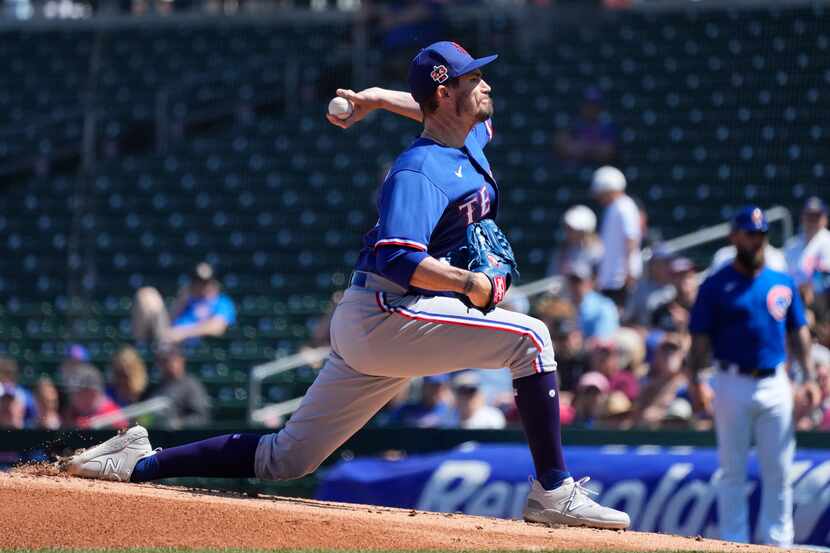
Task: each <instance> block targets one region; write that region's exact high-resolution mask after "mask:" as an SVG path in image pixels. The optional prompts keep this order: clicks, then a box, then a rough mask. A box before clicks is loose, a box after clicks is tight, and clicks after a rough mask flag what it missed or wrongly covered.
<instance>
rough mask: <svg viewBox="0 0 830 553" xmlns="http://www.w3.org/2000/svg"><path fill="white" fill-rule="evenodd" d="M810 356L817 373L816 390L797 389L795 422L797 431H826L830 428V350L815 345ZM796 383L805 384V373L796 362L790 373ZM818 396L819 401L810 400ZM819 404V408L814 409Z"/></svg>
mask: <svg viewBox="0 0 830 553" xmlns="http://www.w3.org/2000/svg"><path fill="white" fill-rule="evenodd" d="M810 354H811V355H812V358H813V367H814V368H815V372H816V384H817V387H816V388H812V389H811V388H809V387H803V386H800V387H796V391H795V395H794V396H793V400H794V401H793V406H794V408H793V420H794V421H795V426H796V429H797V430H813V429H824V428H826V427H827V426H830V412H828V408H829V407H830V349H827V348H826V347H824V346H822V345H821V344H815V343H814V344H813V345H812V348H811V351H810ZM789 373H790V375H791V377H792V379H793V381H794V382H798V383H803V381H804V371H803V370H802V369H801V367H800V365H799V364H798V362H797V361H794V362H793V364H792V366H791V367H790V371H789ZM813 393H817V394H818V397H819V399H818V401H812V400H811V399H810V396H811V394H813ZM816 404H818V406H817V407H813V406H814V405H816Z"/></svg>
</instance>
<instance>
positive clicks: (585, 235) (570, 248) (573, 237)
mask: <svg viewBox="0 0 830 553" xmlns="http://www.w3.org/2000/svg"><path fill="white" fill-rule="evenodd" d="M562 227H563V229H564V231H565V239H564V241H563V242H562V243H561V244H559V246H558V247H557V249H555V250H554V251H553V252H552V254H551V258H550V263H548V269H547V276H553V275H563V274H565V272H566V271H567V268H568V266H569V265H570V264H571V263H574V262H576V261H581V262H584V263H587V264H588V265H590V266H591V268H592V269H596V267H597V266H598V265H599V261H600V259H601V258H602V243H601V242H600V241H599V238H598V237H597V235H596V232H595V231H596V228H597V216H596V215H594V212H593V211H591V208H589V207H587V206H584V205H575V206H573V207H572V208H570V209H568V211H566V212H565V215H564V216H563V217H562Z"/></svg>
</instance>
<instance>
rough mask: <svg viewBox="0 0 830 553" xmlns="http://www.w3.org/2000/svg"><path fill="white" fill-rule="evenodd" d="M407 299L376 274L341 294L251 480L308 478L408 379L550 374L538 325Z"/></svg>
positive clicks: (544, 332)
mask: <svg viewBox="0 0 830 553" xmlns="http://www.w3.org/2000/svg"><path fill="white" fill-rule="evenodd" d="M404 292H405V290H404V289H403V288H401V287H400V286H398V285H397V284H395V283H393V282H391V281H389V280H387V279H385V278H382V277H379V276H376V275H373V274H367V278H366V283H365V285H364V286H355V285H353V286H351V287H350V288H349V289H348V290H346V292H345V294H344V296H343V299H342V300H341V301H340V303H339V304H338V306H337V308H336V309H335V312H334V315H333V316H332V320H331V346H332V352H331V354H330V355H329V358H328V359H327V360H326V363H325V364H324V366H323V368H322V370H321V371H320V374H319V375H318V376H317V379H316V380H315V381H314V383H313V384H312V385H311V387H310V388H309V389H308V392H307V393H306V395H305V397H304V398H303V401H302V403H301V404H300V407H299V408H298V409H297V411H296V412H294V414H293V415H292V417H291V419H290V420H289V421H288V423H287V424H286V426H285V428H283V429H282V430H281V431H280V432H278V433H275V434H268V435H266V436H263V437H262V439H261V440H260V442H259V445H258V447H257V451H256V458H255V465H254V468H255V472H256V476H257V477H258V478H262V479H269V480H289V479H293V478H300V477H302V476H304V475H306V474H310V473H312V472H314V471H315V470H316V469H317V467H319V466H320V464H321V463H322V462H323V461H324V460H325V459H326V458H327V457H328V456H329V455H331V454H332V453H333V452H334V451H335V450H336V449H337V448H338V447H340V446H341V445H343V443H345V442H346V440H348V439H349V438H350V437H351V436H352V435H353V434H354V433H355V432H357V431H358V430H359V429H360V428H362V427H363V426H364V425H365V424H366V423H367V422H368V421H369V419H371V418H372V416H374V415H375V413H377V412H378V411H379V410H380V409H381V408H382V407H383V406H384V405H386V404H387V403H388V402H389V401H390V400H391V399H392V398H393V397H394V396H395V395H396V394H398V393H399V392H400V391H401V389H402V388H403V387H404V386H405V385H406V384H407V383H408V381H409V379H411V378H413V377H418V376H427V375H433V374H441V373H447V372H451V371H456V370H460V369H466V368H470V367H475V368H483V369H501V368H504V367H508V368H509V369H510V371H511V372H512V375H513V378H514V379H516V378H521V377H523V376H529V375H532V374H534V373H537V372H548V371H554V370H556V361H555V360H554V355H553V346H552V344H551V339H550V334H549V332H548V329H547V327H546V326H545V324H544V323H543V322H542V321H540V320H538V319H534V318H533V317H530V316H528V315H524V314H521V313H515V312H513V311H508V310H506V309H500V308H497V309H495V310H494V311H491V312H490V313H488V314H487V315H484V314H482V313H481V312H480V311H478V310H475V309H469V310H468V309H467V308H466V307H465V306H464V304H462V303H461V302H460V301H459V300H458V299H456V298H449V297H423V296H414V295H406V294H405V293H404Z"/></svg>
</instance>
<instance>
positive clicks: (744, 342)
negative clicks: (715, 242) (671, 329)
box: [688, 206, 820, 547]
mask: <svg viewBox="0 0 830 553" xmlns="http://www.w3.org/2000/svg"><path fill="white" fill-rule="evenodd" d="M731 226H732V230H731V233H730V240H731V242H732V245H733V246H734V247H735V252H736V253H735V259H734V260H733V261H732V262H731V263H730V264H728V265H726V266H725V267H723V268H722V269H720V270H718V271H716V272H715V273H714V274H712V275H711V276H709V278H707V279H706V280H705V281H704V282H703V284H702V285H701V286H700V291H699V293H698V295H697V299H696V300H695V303H694V306H693V307H692V312H691V317H690V321H689V330H690V332H691V334H692V345H691V351H690V354H689V362H688V369H689V395H690V398H691V400H692V404H693V406H694V407H695V410H696V411H698V412H701V411H707V412H709V413H712V412H713V411H714V419H715V430H716V433H717V440H718V457H719V459H720V468H721V471H722V475H721V479H720V483H719V485H718V487H717V491H718V518H719V524H720V533H721V537H722V538H723V539H726V540H730V541H738V542H750V541H751V540H753V538H755V539H757V540H758V541H760V542H761V543H766V544H772V545H777V546H781V547H789V546H790V545H791V544H792V543H793V537H794V535H793V519H792V513H793V490H792V480H791V477H790V474H791V473H792V469H793V466H792V465H793V456H794V452H795V434H794V420H793V385H792V384H791V382H790V378H789V375H788V374H787V358H788V355H789V356H792V357H793V358H795V359H796V360H797V361H798V363H799V365H800V366H801V367H802V368H803V371H804V378H805V381H806V382H805V384H804V385H802V386H801V390H799V391H802V390H803V391H804V392H805V394H804V395H806V396H808V397H810V398H811V401H812V405H810V408H815V407H816V406H817V405H818V402H819V400H820V391H819V389H818V386H817V385H816V383H815V370H814V366H813V360H812V355H811V350H812V348H811V336H810V331H809V329H808V328H807V324H806V319H805V314H804V306H803V304H802V301H801V295H800V294H799V291H798V288H797V287H796V285H795V282H794V281H793V279H792V277H790V276H789V275H787V274H785V273H782V272H778V271H774V270H772V269H770V268H769V267H767V266H766V265H765V259H764V251H765V246H766V245H767V232H768V231H769V224H768V222H767V219H766V216H765V215H764V212H763V210H762V209H761V208H759V207H758V206H747V207H746V208H744V209H742V210H740V211H739V212H738V213H737V214H736V215H735V217H734V218H733V219H732V223H731ZM710 354H711V356H712V357H714V366H715V368H716V371H715V377H714V381H713V388H714V389H715V390H716V392H715V394H714V399H713V400H712V399H711V398H710V397H709V394H708V393H706V389H705V387H704V383H703V381H702V379H701V377H700V372H701V371H702V370H703V369H704V368H705V367H707V366H708V365H709V357H710ZM753 438H754V441H755V447H756V450H757V454H758V460H759V466H760V469H761V471H760V472H761V484H762V494H761V510H760V515H759V517H758V520H759V523H758V526H757V529H756V534H755V536H752V535H750V533H749V529H750V525H749V509H748V505H747V500H746V493H745V491H746V484H747V474H746V470H747V462H748V458H749V449H750V446H751V442H752V441H753Z"/></svg>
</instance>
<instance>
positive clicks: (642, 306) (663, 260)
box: [623, 244, 676, 327]
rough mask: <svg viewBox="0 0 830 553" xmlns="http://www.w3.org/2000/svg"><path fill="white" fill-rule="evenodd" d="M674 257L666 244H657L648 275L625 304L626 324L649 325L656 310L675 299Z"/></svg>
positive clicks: (624, 316) (624, 319) (649, 263)
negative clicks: (672, 264)
mask: <svg viewBox="0 0 830 553" xmlns="http://www.w3.org/2000/svg"><path fill="white" fill-rule="evenodd" d="M673 258H674V256H673V255H672V254H671V253H670V252H669V250H668V249H667V248H666V247H665V246H663V245H659V244H658V245H657V246H655V248H654V250H653V252H652V255H651V258H650V259H649V262H648V276H647V277H646V278H643V279H641V280H640V281H639V282H638V283H637V285H636V286H635V287H634V290H633V292H632V293H631V296H630V297H629V298H628V301H627V302H626V304H625V311H624V313H623V321H624V323H625V324H626V325H630V326H637V327H647V326H648V325H649V324H650V323H651V317H652V315H653V313H654V311H655V310H656V309H657V308H658V307H659V306H660V305H662V304H664V303H667V302H669V301H671V300H673V299H674V296H675V293H676V292H675V289H674V285H673V284H672V278H671V262H672V259H673Z"/></svg>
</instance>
